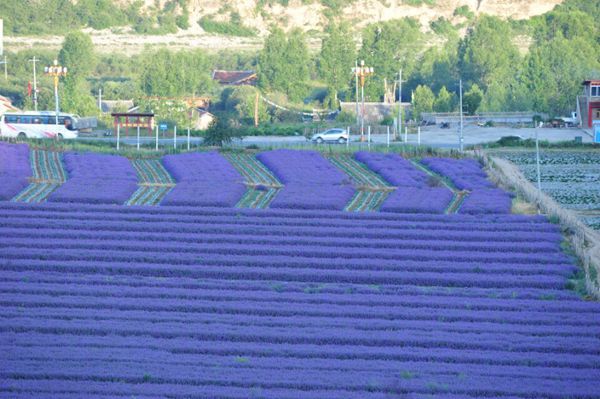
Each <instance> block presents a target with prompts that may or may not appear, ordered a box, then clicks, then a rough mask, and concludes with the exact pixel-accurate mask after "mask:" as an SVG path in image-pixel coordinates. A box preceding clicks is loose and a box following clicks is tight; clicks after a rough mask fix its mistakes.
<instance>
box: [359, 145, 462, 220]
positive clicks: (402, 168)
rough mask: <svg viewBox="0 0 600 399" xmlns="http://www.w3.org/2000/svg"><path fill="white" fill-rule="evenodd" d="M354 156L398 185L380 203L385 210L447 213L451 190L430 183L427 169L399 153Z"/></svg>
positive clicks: (363, 153) (368, 153)
mask: <svg viewBox="0 0 600 399" xmlns="http://www.w3.org/2000/svg"><path fill="white" fill-rule="evenodd" d="M354 157H355V158H356V159H357V160H358V161H360V162H362V163H364V164H365V165H367V166H368V167H369V168H370V169H371V170H373V171H375V172H376V173H378V174H380V175H381V176H382V177H383V178H384V179H386V180H387V181H388V182H390V183H392V184H393V185H394V186H397V187H398V189H397V190H396V191H394V192H393V193H391V194H390V195H389V196H388V198H387V199H386V200H385V202H384V203H383V205H382V206H381V210H382V211H384V212H398V213H444V211H445V210H446V208H447V207H448V204H449V203H450V201H452V197H453V194H452V192H451V191H450V190H448V189H447V188H445V187H433V186H431V185H430V184H429V180H430V177H429V176H428V175H427V174H426V173H425V172H423V171H421V170H419V169H417V168H416V167H415V166H414V165H413V164H412V163H411V162H410V161H408V160H406V159H404V158H402V157H401V156H400V155H398V154H382V153H373V152H364V151H360V152H357V153H356V154H354Z"/></svg>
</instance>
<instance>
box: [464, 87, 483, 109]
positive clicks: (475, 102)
mask: <svg viewBox="0 0 600 399" xmlns="http://www.w3.org/2000/svg"><path fill="white" fill-rule="evenodd" d="M482 100H483V91H482V90H481V89H480V88H479V86H478V85H477V84H474V85H473V86H471V89H469V91H467V92H466V93H464V95H463V110H464V112H465V113H466V114H467V115H474V114H475V112H477V109H478V108H479V106H480V105H481V101H482ZM459 108H460V107H459Z"/></svg>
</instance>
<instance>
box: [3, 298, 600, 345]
mask: <svg viewBox="0 0 600 399" xmlns="http://www.w3.org/2000/svg"><path fill="white" fill-rule="evenodd" d="M0 298H1V303H2V305H3V306H4V307H7V308H8V307H15V306H16V307H19V306H21V307H34V308H49V309H57V308H61V307H62V308H65V309H72V310H73V311H77V309H81V310H83V309H86V310H87V311H88V312H93V311H100V310H106V311H108V310H115V311H117V310H121V311H125V310H127V311H146V312H176V313H177V312H180V313H187V314H189V315H190V316H196V315H197V316H198V317H200V315H201V314H208V315H210V314H215V315H224V314H229V315H237V316H238V317H240V318H241V319H243V318H245V317H267V318H279V317H284V318H285V317H298V318H313V317H315V318H324V317H331V318H339V319H352V320H358V319H360V320H364V321H367V320H374V321H383V320H394V321H396V322H398V321H410V320H412V321H414V322H415V323H416V324H417V325H418V321H436V320H437V321H440V318H441V319H442V320H443V321H444V322H446V323H451V322H473V323H506V324H520V325H535V324H543V325H546V326H554V325H557V326H579V327H582V326H585V327H591V328H594V329H597V328H598V327H599V326H600V321H598V320H597V319H594V318H593V317H590V313H593V312H573V313H569V312H565V311H561V312H559V311H558V310H553V311H552V312H551V313H550V312H549V311H535V310H531V311H528V310H523V309H518V310H498V309H496V310H471V309H467V307H466V306H465V308H464V309H460V308H458V309H455V308H450V309H449V308H442V307H438V306H430V307H428V306H426V305H423V306H420V307H416V306H415V307H411V306H402V307H400V306H398V307H395V308H391V309H390V307H389V306H384V305H376V304H375V305H368V306H367V305H352V306H348V305H336V304H323V305H318V304H309V303H291V304H289V305H288V304H282V302H281V301H271V302H261V303H254V302H244V301H241V300H240V301H234V300H231V301H211V300H199V299H198V300H186V299H164V301H163V300H156V299H155V298H145V299H144V298H125V297H123V298H115V297H88V296H85V295H80V296H77V295H69V296H66V297H64V298H57V297H55V296H53V295H51V294H47V295H42V294H27V295H26V294H21V295H19V296H16V295H12V294H8V293H4V294H1V293H0ZM284 305H286V306H284ZM546 335H547V334H546ZM594 338H598V337H597V336H595V337H594ZM596 349H597V348H596Z"/></svg>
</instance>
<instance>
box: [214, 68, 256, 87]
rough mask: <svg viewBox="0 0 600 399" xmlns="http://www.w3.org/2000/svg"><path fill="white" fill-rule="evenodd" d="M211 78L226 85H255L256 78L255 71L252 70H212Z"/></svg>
mask: <svg viewBox="0 0 600 399" xmlns="http://www.w3.org/2000/svg"><path fill="white" fill-rule="evenodd" d="M212 78H213V80H216V81H217V82H219V84H221V85H226V86H241V85H250V86H256V80H257V76H256V72H254V71H222V70H214V71H213V73H212Z"/></svg>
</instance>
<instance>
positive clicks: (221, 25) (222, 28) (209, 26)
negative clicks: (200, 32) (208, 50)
mask: <svg viewBox="0 0 600 399" xmlns="http://www.w3.org/2000/svg"><path fill="white" fill-rule="evenodd" d="M198 25H200V27H201V28H202V29H204V31H205V32H207V33H215V34H217V35H224V36H238V37H254V36H257V35H258V32H257V31H256V30H255V29H253V28H250V27H248V26H244V24H242V23H241V21H235V20H234V19H233V18H232V20H231V21H229V22H225V21H215V20H214V19H212V18H211V17H208V16H204V17H202V18H200V20H199V21H198Z"/></svg>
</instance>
